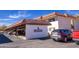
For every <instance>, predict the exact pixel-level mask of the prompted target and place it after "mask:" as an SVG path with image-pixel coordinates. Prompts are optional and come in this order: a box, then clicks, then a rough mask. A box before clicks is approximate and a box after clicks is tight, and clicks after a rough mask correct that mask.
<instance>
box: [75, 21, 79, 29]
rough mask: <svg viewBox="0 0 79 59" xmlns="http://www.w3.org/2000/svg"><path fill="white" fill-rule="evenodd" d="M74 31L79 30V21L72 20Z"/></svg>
mask: <svg viewBox="0 0 79 59" xmlns="http://www.w3.org/2000/svg"><path fill="white" fill-rule="evenodd" d="M74 30H79V20H74Z"/></svg>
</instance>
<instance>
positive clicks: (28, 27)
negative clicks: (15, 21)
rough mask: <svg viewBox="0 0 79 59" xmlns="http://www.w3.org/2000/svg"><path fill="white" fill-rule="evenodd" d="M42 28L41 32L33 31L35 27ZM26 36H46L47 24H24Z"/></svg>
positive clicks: (30, 37)
mask: <svg viewBox="0 0 79 59" xmlns="http://www.w3.org/2000/svg"><path fill="white" fill-rule="evenodd" d="M38 27H39V29H41V30H42V32H34V30H35V29H37V28H38ZM25 32H26V38H27V39H32V38H42V37H47V36H48V29H47V25H26V30H25Z"/></svg>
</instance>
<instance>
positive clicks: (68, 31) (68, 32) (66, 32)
mask: <svg viewBox="0 0 79 59" xmlns="http://www.w3.org/2000/svg"><path fill="white" fill-rule="evenodd" d="M60 32H63V33H65V34H70V33H71V31H70V30H60Z"/></svg>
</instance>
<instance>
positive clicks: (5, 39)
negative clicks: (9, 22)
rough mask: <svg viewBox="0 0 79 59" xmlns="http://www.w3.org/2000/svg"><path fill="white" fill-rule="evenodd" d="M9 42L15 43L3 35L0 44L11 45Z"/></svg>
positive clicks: (0, 37) (0, 35) (0, 36)
mask: <svg viewBox="0 0 79 59" xmlns="http://www.w3.org/2000/svg"><path fill="white" fill-rule="evenodd" d="M9 42H13V41H12V40H10V39H9V38H7V37H6V36H4V35H3V34H0V44H2V43H9Z"/></svg>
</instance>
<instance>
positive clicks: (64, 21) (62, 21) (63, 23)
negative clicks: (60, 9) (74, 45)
mask: <svg viewBox="0 0 79 59" xmlns="http://www.w3.org/2000/svg"><path fill="white" fill-rule="evenodd" d="M58 20H59V29H69V30H71V19H69V18H64V17H58Z"/></svg>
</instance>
